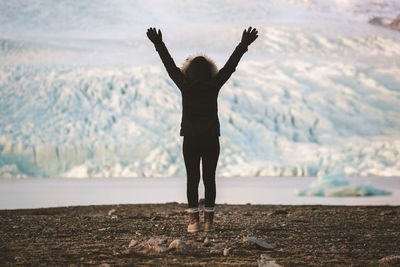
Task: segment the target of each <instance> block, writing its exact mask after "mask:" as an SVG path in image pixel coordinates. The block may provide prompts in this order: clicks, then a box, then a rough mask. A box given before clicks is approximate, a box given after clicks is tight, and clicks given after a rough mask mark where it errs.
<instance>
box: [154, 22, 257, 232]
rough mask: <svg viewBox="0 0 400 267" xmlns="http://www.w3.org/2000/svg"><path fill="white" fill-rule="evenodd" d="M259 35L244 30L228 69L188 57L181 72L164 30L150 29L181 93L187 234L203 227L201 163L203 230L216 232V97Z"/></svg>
mask: <svg viewBox="0 0 400 267" xmlns="http://www.w3.org/2000/svg"><path fill="white" fill-rule="evenodd" d="M257 34H258V32H257V30H256V29H255V28H252V27H249V28H248V29H247V30H246V29H245V30H244V31H243V34H242V39H241V42H240V43H239V44H238V45H237V46H236V49H235V51H233V53H232V55H231V56H230V58H229V59H228V61H227V62H226V64H225V66H224V67H223V68H222V69H221V70H220V71H218V70H217V67H216V66H215V64H214V62H213V61H211V60H210V59H208V58H207V57H205V56H195V57H191V58H188V59H187V60H186V62H185V64H184V65H183V67H182V69H179V68H178V67H177V66H176V65H175V62H174V60H173V59H172V57H171V55H170V54H169V52H168V50H167V48H166V46H165V44H164V42H163V40H162V34H161V31H160V30H158V31H157V30H156V29H155V28H149V29H148V30H147V37H148V38H149V39H150V41H152V42H153V44H154V46H155V48H156V50H157V52H158V54H159V55H160V58H161V60H162V62H163V64H164V66H165V68H166V70H167V72H168V75H169V77H171V79H172V80H173V81H174V83H175V84H176V86H177V87H178V88H179V90H180V91H181V93H182V122H181V130H180V135H181V136H183V158H184V161H185V167H186V174H187V191H186V193H187V198H188V206H189V208H188V213H189V225H188V232H191V233H193V232H197V231H199V228H200V227H199V203H198V187H199V181H200V160H201V161H202V170H203V183H204V187H205V208H204V231H207V232H208V231H213V230H214V226H213V218H214V204H215V195H216V188H215V170H216V168H217V162H218V157H219V150H220V147H219V136H220V125H219V120H218V105H217V97H218V93H219V90H220V89H221V87H222V86H223V85H224V83H225V82H226V81H227V80H228V79H229V77H230V76H231V75H232V73H233V72H234V71H235V69H236V66H237V65H238V63H239V61H240V59H241V57H242V56H243V54H244V53H245V52H246V51H247V47H248V46H249V45H250V44H251V43H253V42H254V41H255V40H256V39H257V37H258V35H257Z"/></svg>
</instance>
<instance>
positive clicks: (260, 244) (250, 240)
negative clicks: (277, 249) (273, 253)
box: [243, 236, 274, 249]
mask: <svg viewBox="0 0 400 267" xmlns="http://www.w3.org/2000/svg"><path fill="white" fill-rule="evenodd" d="M243 244H244V245H245V246H246V247H248V248H252V247H253V248H254V247H255V248H263V249H273V248H274V247H273V246H271V245H270V244H268V243H267V242H264V241H262V240H260V239H258V238H257V237H254V236H250V237H249V236H246V237H244V238H243Z"/></svg>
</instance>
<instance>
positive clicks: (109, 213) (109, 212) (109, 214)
mask: <svg viewBox="0 0 400 267" xmlns="http://www.w3.org/2000/svg"><path fill="white" fill-rule="evenodd" d="M116 211H117V210H116V209H111V210H109V211H108V216H111V215H112V214H113V213H114V212H116Z"/></svg>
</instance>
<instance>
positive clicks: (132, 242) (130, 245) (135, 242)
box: [128, 239, 139, 248]
mask: <svg viewBox="0 0 400 267" xmlns="http://www.w3.org/2000/svg"><path fill="white" fill-rule="evenodd" d="M137 244H139V242H137V241H136V240H135V239H132V240H131V242H129V245H128V248H131V247H134V246H136V245H137Z"/></svg>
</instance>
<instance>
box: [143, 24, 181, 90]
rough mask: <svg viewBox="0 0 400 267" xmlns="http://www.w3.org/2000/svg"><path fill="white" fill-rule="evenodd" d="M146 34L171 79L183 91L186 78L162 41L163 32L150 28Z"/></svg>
mask: <svg viewBox="0 0 400 267" xmlns="http://www.w3.org/2000/svg"><path fill="white" fill-rule="evenodd" d="M146 34H147V37H148V38H149V39H150V41H151V42H152V43H153V44H154V46H155V48H156V50H157V52H158V54H159V56H160V58H161V61H162V62H163V64H164V67H165V69H166V70H167V72H168V75H169V77H171V79H172V80H173V81H174V83H175V84H176V86H178V88H179V89H181V88H182V84H183V81H184V78H185V77H184V75H183V73H182V72H181V70H180V69H179V68H178V67H177V66H176V64H175V62H174V59H173V58H172V57H171V55H170V54H169V52H168V49H167V47H166V46H165V44H164V42H163V40H162V33H161V30H158V31H157V29H156V28H149V29H147V33H146Z"/></svg>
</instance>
